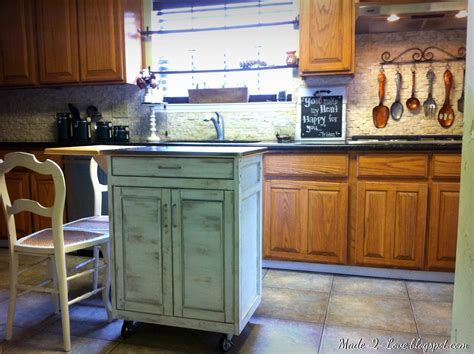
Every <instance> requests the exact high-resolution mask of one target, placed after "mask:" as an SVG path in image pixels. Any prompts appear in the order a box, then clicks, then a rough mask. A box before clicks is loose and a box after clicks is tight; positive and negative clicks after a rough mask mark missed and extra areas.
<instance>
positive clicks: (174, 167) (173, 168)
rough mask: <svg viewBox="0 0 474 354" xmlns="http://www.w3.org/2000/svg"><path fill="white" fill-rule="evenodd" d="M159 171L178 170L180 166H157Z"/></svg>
mask: <svg viewBox="0 0 474 354" xmlns="http://www.w3.org/2000/svg"><path fill="white" fill-rule="evenodd" d="M158 169H160V170H180V169H181V166H158Z"/></svg>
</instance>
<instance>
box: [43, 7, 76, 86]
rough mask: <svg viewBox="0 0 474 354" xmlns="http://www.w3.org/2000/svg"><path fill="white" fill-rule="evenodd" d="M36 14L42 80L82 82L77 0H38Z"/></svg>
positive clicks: (50, 82) (45, 82) (49, 82)
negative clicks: (80, 79)
mask: <svg viewBox="0 0 474 354" xmlns="http://www.w3.org/2000/svg"><path fill="white" fill-rule="evenodd" d="M36 18H37V21H38V25H37V26H38V59H39V72H40V83H42V84H53V83H72V82H79V52H78V42H77V35H78V34H77V4H76V0H39V1H38V2H37V7H36Z"/></svg>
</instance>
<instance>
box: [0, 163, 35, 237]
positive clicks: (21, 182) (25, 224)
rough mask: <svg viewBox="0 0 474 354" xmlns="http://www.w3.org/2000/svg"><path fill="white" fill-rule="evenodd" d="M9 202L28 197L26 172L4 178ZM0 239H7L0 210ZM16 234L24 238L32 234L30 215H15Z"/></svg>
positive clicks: (5, 226)
mask: <svg viewBox="0 0 474 354" xmlns="http://www.w3.org/2000/svg"><path fill="white" fill-rule="evenodd" d="M5 182H6V184H7V188H8V193H9V196H10V200H16V199H22V198H29V197H30V179H29V173H28V172H10V173H8V175H7V176H6V178H5ZM0 211H1V213H0V239H4V240H6V239H7V238H8V230H7V223H6V221H5V216H4V215H3V210H0ZM15 226H16V233H17V235H18V236H20V237H21V236H25V235H28V234H30V233H31V232H32V230H33V229H32V222H31V213H29V212H22V213H19V214H16V215H15Z"/></svg>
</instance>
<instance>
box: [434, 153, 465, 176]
mask: <svg viewBox="0 0 474 354" xmlns="http://www.w3.org/2000/svg"><path fill="white" fill-rule="evenodd" d="M459 176H461V155H457V154H435V155H433V177H459Z"/></svg>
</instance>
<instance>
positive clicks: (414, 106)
mask: <svg viewBox="0 0 474 354" xmlns="http://www.w3.org/2000/svg"><path fill="white" fill-rule="evenodd" d="M411 77H412V87H411V97H410V98H409V99H408V100H407V108H408V109H409V110H410V111H412V112H413V111H416V110H418V108H420V101H419V100H418V98H416V97H415V80H416V72H415V70H412V71H411Z"/></svg>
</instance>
